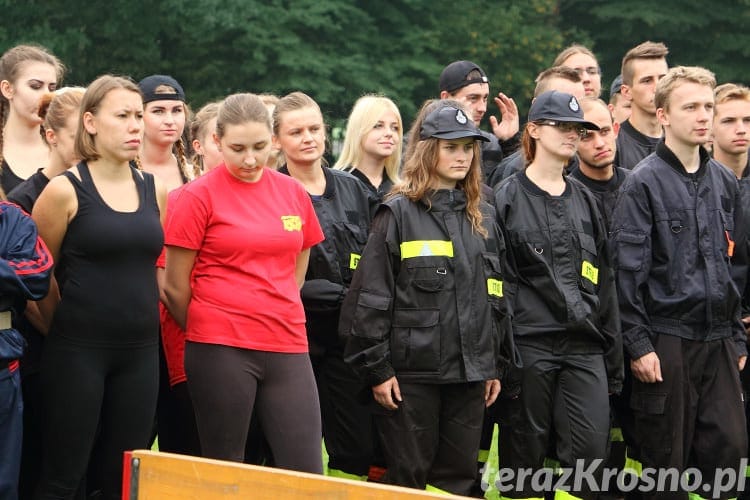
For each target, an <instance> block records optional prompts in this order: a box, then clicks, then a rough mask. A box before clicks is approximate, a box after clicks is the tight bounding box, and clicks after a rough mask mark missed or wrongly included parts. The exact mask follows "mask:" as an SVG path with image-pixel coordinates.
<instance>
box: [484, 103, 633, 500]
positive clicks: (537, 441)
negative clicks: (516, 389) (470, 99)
mask: <svg viewBox="0 0 750 500" xmlns="http://www.w3.org/2000/svg"><path fill="white" fill-rule="evenodd" d="M598 128H599V127H597V126H596V125H595V124H593V123H591V122H589V121H586V120H585V119H584V117H583V111H582V109H581V106H580V104H579V102H578V100H577V99H576V98H575V97H574V96H573V95H571V94H567V93H564V92H558V91H550V92H544V93H542V94H540V95H539V96H538V97H537V98H536V99H535V100H534V102H533V103H532V105H531V109H530V111H529V119H528V123H527V124H526V127H525V130H524V133H523V137H522V139H521V144H522V148H523V151H524V157H525V158H526V162H527V166H526V169H525V170H524V171H521V172H519V173H518V174H516V175H515V176H513V177H511V178H510V179H509V180H507V181H506V182H504V183H502V184H500V185H499V186H498V187H497V188H496V189H495V205H496V209H497V221H498V224H499V225H500V226H501V228H502V230H503V231H504V234H505V235H506V238H507V241H508V261H511V262H513V263H514V266H513V267H510V266H509V267H508V268H507V270H506V273H505V278H506V282H505V283H506V285H505V291H506V292H505V294H506V300H508V307H509V309H510V310H512V311H513V333H514V339H515V342H516V345H517V346H518V350H519V351H520V354H521V359H522V361H523V367H522V368H521V369H520V370H517V371H515V372H514V374H513V377H511V378H513V379H514V380H518V381H519V383H520V393H519V395H518V397H517V398H516V399H513V400H510V401H508V403H507V404H508V405H510V406H509V408H506V410H507V411H506V413H507V414H508V416H509V418H508V419H505V420H501V430H500V434H501V435H502V439H500V440H499V443H498V445H499V455H500V467H501V468H502V467H508V468H510V469H512V470H520V469H521V468H530V469H532V470H539V469H541V468H542V466H543V463H544V459H545V456H546V454H547V449H548V444H549V443H550V442H552V443H553V446H554V447H555V448H556V452H557V457H558V459H559V461H560V464H561V465H562V466H563V467H573V466H575V465H576V464H577V460H578V459H582V460H584V463H585V464H586V466H587V467H589V466H590V464H592V462H593V461H594V460H596V459H604V458H605V457H606V455H607V442H608V438H609V399H608V396H609V393H612V392H617V391H619V390H620V386H621V383H622V370H623V368H622V348H621V336H620V331H619V321H618V316H617V298H616V296H615V293H614V273H613V270H612V268H611V267H610V264H609V261H608V258H607V254H606V249H605V247H606V239H607V232H606V228H605V226H604V222H603V218H602V216H601V214H600V212H599V209H598V207H597V202H596V199H595V198H594V196H593V195H592V194H591V193H590V192H589V190H588V189H586V188H585V187H584V186H583V185H582V184H580V183H579V182H577V181H575V180H572V179H569V178H566V177H565V176H564V175H563V172H564V168H565V165H566V164H567V163H568V161H569V160H570V158H571V157H572V156H573V155H574V154H575V153H576V150H577V147H578V144H579V142H580V140H581V137H583V136H585V135H586V134H587V131H589V130H598ZM605 353H607V354H605ZM508 382H509V381H508V377H507V376H506V386H505V389H506V390H510V389H512V388H511V387H509V386H510V384H509V383H508ZM553 429H554V431H553ZM587 470H588V469H587ZM569 486H571V492H570V493H571V494H573V495H574V496H576V497H578V496H584V497H588V496H589V494H590V492H587V491H577V490H576V489H575V487H574V486H575V485H569ZM586 486H587V485H585V484H584V485H581V488H580V489H581V490H582V489H584V488H586ZM543 493H549V492H547V491H544V490H542V491H534V485H533V482H532V481H527V482H525V484H523V485H522V488H519V489H515V490H514V491H510V492H506V493H504V496H507V497H512V498H529V497H541V496H544V495H543Z"/></svg>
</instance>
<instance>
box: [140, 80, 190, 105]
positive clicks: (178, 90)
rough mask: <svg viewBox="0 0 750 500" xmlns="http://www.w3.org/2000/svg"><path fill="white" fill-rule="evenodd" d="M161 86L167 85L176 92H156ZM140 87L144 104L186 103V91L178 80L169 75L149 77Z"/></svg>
mask: <svg viewBox="0 0 750 500" xmlns="http://www.w3.org/2000/svg"><path fill="white" fill-rule="evenodd" d="M161 85H167V86H169V87H172V88H173V89H174V92H158V93H157V92H156V89H158V88H159V87H160V86H161ZM138 87H139V88H140V89H141V93H142V94H143V104H147V103H149V102H151V101H161V100H166V101H182V102H185V91H184V90H182V85H180V84H179V83H178V82H177V80H175V79H174V78H172V77H171V76H169V75H151V76H147V77H146V78H144V79H143V80H141V81H140V82H138Z"/></svg>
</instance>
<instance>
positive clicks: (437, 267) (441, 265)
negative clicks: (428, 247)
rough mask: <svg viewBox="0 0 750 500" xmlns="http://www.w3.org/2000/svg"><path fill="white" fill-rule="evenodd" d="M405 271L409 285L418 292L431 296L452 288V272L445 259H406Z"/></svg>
mask: <svg viewBox="0 0 750 500" xmlns="http://www.w3.org/2000/svg"><path fill="white" fill-rule="evenodd" d="M403 265H404V264H402V266H403ZM405 269H406V273H407V274H406V278H407V279H408V281H409V285H410V286H411V287H413V288H414V289H416V290H417V291H418V292H422V293H427V294H433V293H437V292H441V291H443V290H450V289H451V288H453V271H452V269H451V267H450V265H449V263H448V260H447V259H445V258H441V257H418V258H414V259H408V260H407V261H406V265H405Z"/></svg>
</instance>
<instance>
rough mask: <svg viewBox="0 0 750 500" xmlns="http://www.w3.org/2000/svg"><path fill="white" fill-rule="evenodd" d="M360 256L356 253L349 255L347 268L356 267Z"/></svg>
mask: <svg viewBox="0 0 750 500" xmlns="http://www.w3.org/2000/svg"><path fill="white" fill-rule="evenodd" d="M361 257H362V256H361V255H359V254H356V253H353V254H350V255H349V269H357V264H359V259H360V258H361Z"/></svg>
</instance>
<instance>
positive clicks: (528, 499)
mask: <svg viewBox="0 0 750 500" xmlns="http://www.w3.org/2000/svg"><path fill="white" fill-rule="evenodd" d="M500 500H544V497H526V498H511V497H504V496H502V495H501V496H500Z"/></svg>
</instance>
